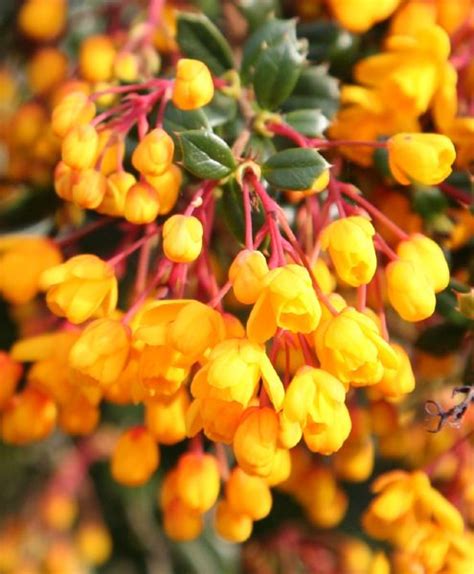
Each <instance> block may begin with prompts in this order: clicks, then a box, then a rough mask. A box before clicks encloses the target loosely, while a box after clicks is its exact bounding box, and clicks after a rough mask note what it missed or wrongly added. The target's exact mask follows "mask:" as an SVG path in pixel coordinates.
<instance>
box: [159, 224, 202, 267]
mask: <svg viewBox="0 0 474 574" xmlns="http://www.w3.org/2000/svg"><path fill="white" fill-rule="evenodd" d="M202 235H203V229H202V223H201V222H200V221H199V219H197V218H196V217H194V216H193V215H172V216H171V217H169V218H168V219H167V220H166V221H165V224H164V225H163V251H164V253H165V255H166V257H167V258H168V259H169V260H170V261H174V262H175V263H190V262H191V261H194V260H195V259H197V258H198V257H199V254H200V253H201V249H202Z"/></svg>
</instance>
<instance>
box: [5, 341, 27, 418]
mask: <svg viewBox="0 0 474 574" xmlns="http://www.w3.org/2000/svg"><path fill="white" fill-rule="evenodd" d="M22 374H23V367H22V366H21V364H20V363H17V362H16V361H15V360H13V359H12V358H11V357H10V355H9V354H8V353H5V352H4V351H0V381H2V382H1V383H0V411H1V410H2V409H3V407H4V406H5V405H6V404H7V402H8V400H9V399H10V397H11V396H12V395H13V393H14V392H15V388H16V386H17V384H18V383H19V381H20V379H21V376H22Z"/></svg>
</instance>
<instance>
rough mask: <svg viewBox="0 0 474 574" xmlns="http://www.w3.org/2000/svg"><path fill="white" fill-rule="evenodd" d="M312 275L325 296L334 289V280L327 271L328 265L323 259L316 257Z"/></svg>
mask: <svg viewBox="0 0 474 574" xmlns="http://www.w3.org/2000/svg"><path fill="white" fill-rule="evenodd" d="M313 273H314V276H315V277H316V281H317V282H318V285H319V286H320V288H321V291H322V292H323V293H324V294H325V295H329V293H332V292H333V291H334V289H335V288H336V278H335V277H334V275H333V274H332V273H331V271H330V270H329V267H328V264H327V263H326V261H324V259H322V258H321V257H318V259H316V263H315V264H314V265H313Z"/></svg>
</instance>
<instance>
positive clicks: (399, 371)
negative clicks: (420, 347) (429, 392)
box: [370, 343, 415, 399]
mask: <svg viewBox="0 0 474 574" xmlns="http://www.w3.org/2000/svg"><path fill="white" fill-rule="evenodd" d="M390 346H391V347H392V349H393V350H394V351H395V353H396V354H397V356H398V359H399V362H398V367H397V368H396V369H385V372H384V374H383V377H382V380H381V381H380V382H379V383H377V384H376V385H374V386H373V387H371V388H370V396H371V397H372V396H376V397H377V396H381V397H382V398H386V399H399V398H401V397H402V396H403V395H405V394H407V393H411V392H412V391H413V389H414V388H415V376H414V374H413V371H412V368H411V363H410V359H409V357H408V355H407V353H406V351H405V350H404V349H403V347H401V346H400V345H397V343H390Z"/></svg>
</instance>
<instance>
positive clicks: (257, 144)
mask: <svg viewBox="0 0 474 574" xmlns="http://www.w3.org/2000/svg"><path fill="white" fill-rule="evenodd" d="M275 153H276V148H275V144H274V143H273V139H271V138H266V137H263V136H261V135H258V134H255V133H253V134H251V136H250V139H249V141H248V142H247V145H246V146H245V150H244V157H252V158H255V161H257V162H258V163H263V162H264V161H266V160H267V159H268V158H269V157H271V156H272V155H273V154H275Z"/></svg>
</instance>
